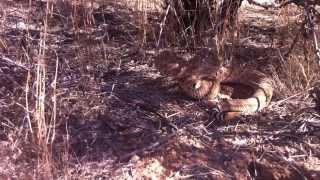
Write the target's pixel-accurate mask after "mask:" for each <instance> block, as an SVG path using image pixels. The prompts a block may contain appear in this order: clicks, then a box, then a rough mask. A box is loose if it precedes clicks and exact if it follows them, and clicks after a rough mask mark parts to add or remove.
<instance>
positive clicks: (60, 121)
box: [0, 0, 320, 179]
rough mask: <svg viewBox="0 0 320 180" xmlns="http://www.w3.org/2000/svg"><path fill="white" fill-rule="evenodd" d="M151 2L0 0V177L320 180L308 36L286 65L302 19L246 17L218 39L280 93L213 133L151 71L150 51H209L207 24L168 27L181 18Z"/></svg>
mask: <svg viewBox="0 0 320 180" xmlns="http://www.w3.org/2000/svg"><path fill="white" fill-rule="evenodd" d="M161 2H162V1H160V0H154V1H143V0H136V1H127V0H123V1H119V2H118V1H117V2H115V1H90V2H89V1H62V0H61V1H56V2H52V3H51V2H50V1H41V2H40V1H33V0H30V1H2V2H0V6H1V8H2V9H1V11H0V27H1V29H2V30H0V54H1V57H0V120H1V125H0V128H1V132H0V139H1V143H0V149H1V150H0V157H1V158H4V161H3V163H0V169H1V170H0V178H6V177H12V178H17V179H28V178H29V179H30V178H31V179H85V178H87V179H92V178H102V179H103V178H114V179H119V178H120V179H121V178H139V177H140V178H141V176H143V177H145V178H147V177H148V175H150V174H151V175H156V176H157V177H159V178H164V177H171V178H172V179H179V178H217V177H219V178H222V179H223V178H224V179H228V178H231V177H247V178H248V177H252V174H250V173H249V172H247V171H250V170H257V169H259V170H260V171H262V170H261V169H268V170H270V171H271V172H273V173H271V175H274V176H275V177H282V176H281V175H282V174H281V172H284V171H286V172H288V173H287V174H285V175H287V176H288V177H287V178H289V179H290V178H293V179H294V178H296V177H307V178H309V177H313V176H314V179H317V177H319V176H320V175H319V173H320V167H319V158H320V152H319V150H318V148H317V147H318V146H319V126H318V125H319V112H316V111H314V109H313V107H312V106H313V105H314V104H313V102H312V99H310V98H309V96H308V93H309V92H308V90H309V89H311V88H312V87H314V84H316V82H317V81H318V79H319V76H320V74H319V66H318V64H317V62H316V61H315V59H316V57H315V54H314V49H315V47H314V43H313V42H312V39H311V38H304V37H303V36H301V37H300V38H299V40H298V41H297V43H296V45H295V46H294V48H292V50H291V52H290V53H289V54H288V56H285V55H286V53H287V52H289V50H290V47H291V45H292V44H293V43H294V39H295V38H296V36H297V34H298V31H299V29H300V26H299V22H301V19H302V17H301V11H300V10H299V9H294V8H293V7H288V8H284V9H281V10H280V11H276V13H278V14H275V11H263V12H265V14H263V12H261V11H262V10H256V9H255V8H253V9H250V8H249V9H246V8H244V9H242V10H241V15H240V19H239V22H238V23H239V24H238V27H237V29H236V31H235V30H234V28H231V32H228V33H229V34H228V33H226V34H224V35H222V36H223V37H221V39H220V41H219V42H218V43H226V44H227V45H229V44H236V46H235V47H234V46H232V48H234V50H233V53H234V54H232V55H231V56H233V60H234V61H235V60H237V61H238V62H239V63H240V64H244V65H249V66H254V67H257V68H258V69H260V70H263V71H266V72H268V73H270V74H271V75H272V76H273V77H274V78H275V79H276V82H277V86H278V87H277V88H278V89H277V91H278V92H277V94H276V96H275V98H274V102H273V104H272V107H271V108H270V109H267V110H266V111H264V112H262V113H261V114H257V115H254V116H250V117H246V119H245V120H239V121H237V122H234V123H232V122H231V123H230V124H227V125H223V126H220V125H215V124H214V123H212V122H208V114H207V112H206V111H205V110H203V107H202V105H201V104H199V103H198V102H194V101H191V100H190V99H186V98H185V96H184V95H181V94H179V92H177V90H176V89H175V88H172V84H170V83H167V82H165V81H166V80H163V79H161V78H159V75H158V74H157V72H156V71H155V69H153V68H152V64H153V63H152V60H153V58H154V55H155V53H154V52H156V51H157V50H158V49H157V48H158V47H157V46H158V45H159V46H160V47H173V46H176V47H178V49H183V50H190V49H191V54H192V53H193V52H192V51H193V50H194V49H197V47H198V46H205V47H208V46H209V47H211V46H212V44H215V43H216V42H214V43H213V41H214V40H213V39H212V36H213V34H214V27H213V26H212V24H211V23H212V20H213V19H214V20H217V18H213V19H210V18H212V17H209V19H205V20H204V22H202V21H200V22H198V23H195V24H197V25H199V26H200V27H201V28H200V30H196V29H193V28H194V27H193V26H194V25H195V24H192V25H190V24H189V25H188V24H184V25H186V26H182V27H183V29H177V28H176V25H177V24H176V23H177V22H176V20H178V21H183V18H182V17H174V18H172V17H171V18H169V15H168V14H166V9H164V10H163V9H160V8H159V7H160V6H161ZM159 11H160V12H162V14H164V15H163V16H160V15H159ZM176 11H177V10H176ZM292 12H295V14H293V13H292ZM180 13H181V12H180ZM250 13H253V15H252V16H251V15H250ZM177 14H179V13H177ZM200 14H201V13H200ZM257 14H258V15H261V17H262V16H263V15H265V18H261V19H260V17H258V18H257V17H256V16H257ZM167 15H168V19H166V20H165V19H164V17H166V16H167ZM201 15H203V14H201ZM203 17H207V18H208V16H207V15H204V16H203ZM269 17H271V19H272V17H277V18H273V19H272V20H274V21H272V22H270V21H267V20H266V21H264V20H265V19H268V18H269ZM229 20H230V19H229ZM161 22H162V27H161V26H159V25H160V24H161ZM208 22H210V24H209V25H208V24H206V23H208ZM199 23H200V24H199ZM248 23H250V26H248ZM269 23H271V25H270V24H269ZM180 25H181V24H179V23H178V26H180ZM225 26H229V25H228V24H227V23H226V24H225ZM272 26H274V27H272ZM159 27H160V28H159ZM230 27H232V26H230ZM230 27H229V28H230ZM271 27H272V28H271ZM188 28H189V29H188ZM190 28H191V29H190ZM272 29H276V30H275V31H273V30H272ZM161 30H164V32H163V34H162V35H160V34H161V33H160V31H161ZM190 32H191V33H190ZM188 33H189V34H188ZM159 37H160V43H159V44H158V42H159ZM222 39H223V40H222ZM221 47H222V45H221ZM223 47H224V46H223ZM226 47H229V46H226ZM266 47H268V48H266ZM269 47H270V48H269ZM222 54H223V55H224V53H222ZM224 58H225V57H224ZM228 59H229V57H228ZM250 120H251V121H250ZM243 121H244V122H245V123H241V122H243ZM212 124H213V125H212ZM270 132H271V133H270ZM195 152H196V153H195ZM212 154H215V156H212ZM195 162H198V163H195ZM222 164H224V165H225V166H222ZM247 165H248V167H247ZM239 167H243V168H239ZM261 167H262V168H261ZM266 167H267V168H266ZM286 167H287V169H285V168H286ZM141 172H142V173H141ZM290 172H293V173H291V174H290ZM264 173H266V174H268V172H264ZM297 174H298V175H297ZM238 175H239V176H238ZM264 175H265V174H264ZM285 175H284V176H285ZM266 177H268V176H265V179H268V178H266ZM269 177H270V176H269Z"/></svg>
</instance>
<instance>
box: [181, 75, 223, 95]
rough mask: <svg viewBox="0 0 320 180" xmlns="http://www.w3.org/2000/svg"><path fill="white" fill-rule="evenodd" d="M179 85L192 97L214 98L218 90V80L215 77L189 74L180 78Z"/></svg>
mask: <svg viewBox="0 0 320 180" xmlns="http://www.w3.org/2000/svg"><path fill="white" fill-rule="evenodd" d="M179 84H180V87H181V89H182V90H183V91H184V93H186V94H187V95H188V96H190V97H192V98H194V99H214V98H215V97H216V96H217V95H218V93H219V90H220V82H219V81H217V80H216V79H215V78H209V77H206V76H200V75H191V76H188V77H185V78H183V79H181V80H180V83H179Z"/></svg>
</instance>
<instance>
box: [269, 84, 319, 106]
mask: <svg viewBox="0 0 320 180" xmlns="http://www.w3.org/2000/svg"><path fill="white" fill-rule="evenodd" d="M311 89H313V88H308V89H307V90H305V91H302V92H299V93H296V94H294V95H292V96H289V97H287V98H284V99H281V100H279V101H277V102H275V103H274V104H272V105H270V107H272V106H274V105H276V104H277V105H280V104H282V103H284V102H286V101H288V100H290V99H292V98H294V97H297V96H299V95H302V94H304V93H306V91H307V92H308V91H310V90H311Z"/></svg>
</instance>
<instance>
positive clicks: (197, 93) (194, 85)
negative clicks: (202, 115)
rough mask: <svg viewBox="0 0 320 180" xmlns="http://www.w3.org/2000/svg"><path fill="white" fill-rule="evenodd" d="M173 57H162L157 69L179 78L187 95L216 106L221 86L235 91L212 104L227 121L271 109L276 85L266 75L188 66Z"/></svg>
mask: <svg viewBox="0 0 320 180" xmlns="http://www.w3.org/2000/svg"><path fill="white" fill-rule="evenodd" d="M166 54H170V56H167V55H166ZM173 54H174V53H168V52H165V53H160V55H159V56H158V57H157V58H156V60H155V63H156V67H157V69H159V71H160V72H161V73H162V74H164V75H168V76H171V77H174V78H176V79H177V81H178V84H179V86H180V87H181V89H182V91H184V93H185V94H186V95H188V96H190V97H192V98H195V99H201V100H207V101H209V102H214V100H216V99H217V97H219V96H220V91H221V86H230V87H232V88H233V93H232V95H231V98H227V99H222V100H220V101H218V102H217V103H216V102H214V103H212V104H214V105H216V106H217V107H218V109H219V111H220V112H222V113H223V115H224V119H226V120H228V119H233V118H234V117H237V116H239V115H241V114H251V113H254V112H257V111H260V110H261V109H263V108H265V107H267V106H268V105H269V103H270V101H271V98H272V95H273V89H274V88H273V81H272V79H271V78H269V77H268V76H266V75H265V74H264V73H262V72H260V71H257V70H245V71H243V72H239V70H237V71H234V72H232V71H231V70H230V69H227V68H224V67H222V66H219V65H212V64H208V63H203V62H202V63H197V62H196V61H197V59H192V60H191V61H190V62H186V61H183V58H180V57H179V56H178V55H173ZM175 56H176V57H175ZM160 61H161V62H160ZM198 62H199V60H198Z"/></svg>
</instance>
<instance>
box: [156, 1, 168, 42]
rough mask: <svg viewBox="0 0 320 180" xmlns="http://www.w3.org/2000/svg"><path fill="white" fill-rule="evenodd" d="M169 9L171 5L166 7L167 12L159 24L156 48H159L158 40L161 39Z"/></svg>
mask: <svg viewBox="0 0 320 180" xmlns="http://www.w3.org/2000/svg"><path fill="white" fill-rule="evenodd" d="M170 7H171V4H169V5H168V7H167V10H166V15H165V16H164V18H163V21H162V22H161V24H160V33H159V38H158V42H157V47H159V44H160V39H161V35H162V31H163V26H164V25H165V23H166V20H167V16H168V13H169V9H170Z"/></svg>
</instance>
